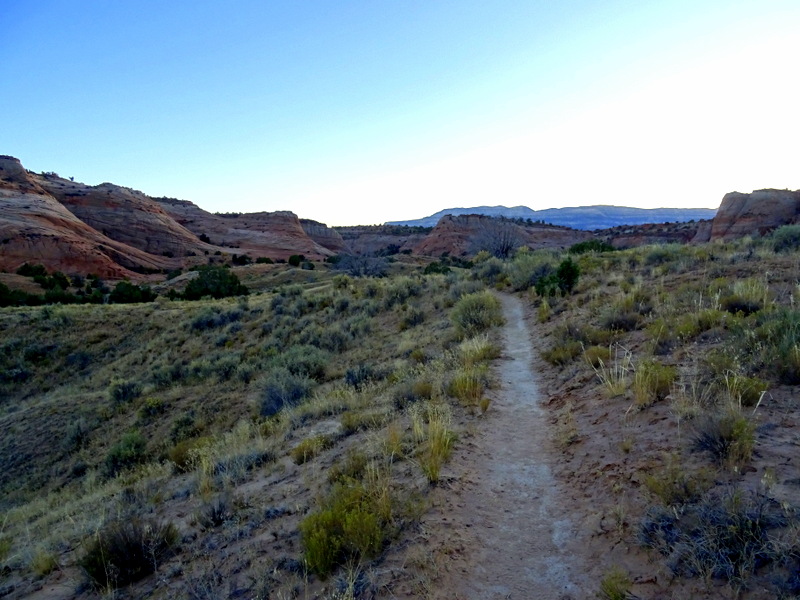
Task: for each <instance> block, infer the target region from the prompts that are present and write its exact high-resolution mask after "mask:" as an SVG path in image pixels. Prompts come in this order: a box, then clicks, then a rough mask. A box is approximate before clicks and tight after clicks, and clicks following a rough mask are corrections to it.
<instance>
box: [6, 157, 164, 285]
mask: <svg viewBox="0 0 800 600" xmlns="http://www.w3.org/2000/svg"><path fill="white" fill-rule="evenodd" d="M0 209H1V210H0V269H3V270H8V271H14V270H16V269H17V268H18V267H19V266H21V265H22V264H23V263H25V262H34V263H41V264H44V265H45V266H46V267H47V268H48V269H51V270H60V271H64V272H66V273H83V274H86V273H95V274H97V275H99V276H101V277H106V278H123V277H132V276H135V275H136V273H135V271H140V272H141V271H148V270H161V269H171V268H175V267H177V266H178V263H177V262H176V261H174V260H170V259H168V258H166V257H163V256H154V255H151V254H148V253H146V252H143V251H141V250H139V249H137V248H133V247H131V246H128V245H127V244H124V243H121V242H118V241H116V240H113V239H111V238H109V237H107V236H105V235H103V234H102V233H100V232H98V231H96V230H95V229H93V228H92V227H89V226H88V225H87V224H86V223H84V222H82V221H81V220H80V219H78V218H77V217H76V216H75V215H74V214H72V213H71V212H70V211H68V210H67V209H66V208H65V207H64V205H62V204H61V203H60V202H58V201H57V200H56V199H55V198H53V197H52V196H51V195H50V194H48V193H47V192H46V191H45V190H44V188H42V186H41V185H39V183H38V181H37V179H36V178H34V177H31V175H30V174H29V173H28V172H27V171H26V170H25V169H24V168H23V167H22V165H21V164H20V162H19V160H17V159H16V158H13V157H9V156H2V157H0Z"/></svg>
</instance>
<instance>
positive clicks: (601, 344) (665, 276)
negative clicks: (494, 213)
mask: <svg viewBox="0 0 800 600" xmlns="http://www.w3.org/2000/svg"><path fill="white" fill-rule="evenodd" d="M795 229H796V227H794V226H789V227H785V228H781V229H779V230H777V231H775V232H774V233H773V234H771V235H770V236H767V237H765V238H758V239H750V238H745V239H741V240H738V241H736V242H729V243H725V244H723V243H714V244H709V245H702V246H683V245H663V246H645V247H640V248H636V249H630V250H622V251H612V250H611V249H608V248H604V247H601V246H597V247H590V246H589V245H588V244H582V245H581V246H580V248H578V249H577V250H578V251H577V252H576V251H574V249H573V251H571V252H570V253H571V254H572V256H573V260H575V263H576V265H577V267H578V268H579V270H580V280H579V282H578V283H577V284H576V285H575V286H574V289H573V293H572V294H566V293H562V294H559V293H556V294H552V295H551V294H548V293H541V292H542V291H543V290H542V289H541V286H539V287H537V286H536V283H537V282H538V281H541V279H542V278H544V277H547V276H548V275H546V274H545V273H546V272H547V271H548V268H547V267H542V266H541V265H549V270H550V271H551V272H553V271H552V269H553V266H554V265H555V264H556V263H557V262H558V261H559V260H560V257H555V256H548V255H545V254H541V253H532V254H530V255H524V258H522V259H518V258H516V259H514V261H513V262H506V263H505V264H503V265H502V267H503V269H502V270H501V271H499V272H498V273H495V274H493V275H492V276H491V278H490V279H488V281H490V282H492V283H494V284H495V285H508V286H512V287H514V288H517V289H525V288H526V285H528V284H529V283H530V282H531V281H533V285H532V287H533V289H534V292H533V293H531V294H530V296H529V298H530V310H531V312H532V313H533V314H534V315H535V318H536V319H537V320H538V321H539V322H540V323H542V325H541V330H542V331H543V332H546V341H545V342H544V343H543V344H542V347H541V352H542V356H543V358H544V359H545V360H546V361H548V362H549V363H550V364H552V365H553V369H554V371H553V373H554V374H553V375H552V384H551V386H552V392H551V394H552V395H551V406H552V407H553V411H554V413H555V414H554V418H555V420H556V428H555V430H554V441H555V442H556V444H557V445H558V446H559V447H560V448H561V449H562V452H563V461H562V472H563V473H564V475H565V476H566V474H567V473H570V474H572V475H571V476H570V477H571V482H572V485H574V486H576V487H579V488H580V487H582V486H586V489H587V490H591V489H593V490H594V491H591V492H589V493H590V495H591V496H592V498H593V500H592V502H597V503H600V504H602V503H605V507H604V508H603V512H604V513H605V515H607V519H608V522H609V523H614V525H613V526H609V527H608V528H607V529H604V530H605V532H606V533H604V534H603V536H602V537H605V538H607V542H606V543H607V544H608V547H609V548H611V547H614V546H615V545H616V544H617V543H618V542H619V541H622V542H623V543H626V544H630V545H631V546H633V547H636V548H639V549H643V550H644V551H645V552H646V553H649V556H650V558H651V559H652V560H653V561H655V562H654V563H653V564H652V565H647V564H646V563H643V562H638V563H637V562H636V560H634V559H632V558H631V557H630V555H628V556H625V555H624V554H623V553H618V554H615V553H614V552H612V553H611V554H610V555H609V557H608V560H609V563H608V564H607V565H606V575H605V576H603V577H602V578H601V581H600V584H599V593H600V595H601V596H602V597H605V598H617V597H619V598H622V597H631V596H630V594H633V595H635V596H640V597H648V593H653V590H654V589H663V590H667V589H670V588H671V589H672V590H673V592H672V593H673V594H678V595H679V596H683V597H689V596H692V597H694V596H700V595H701V594H704V595H703V596H702V597H706V595H707V596H708V597H752V598H768V597H769V598H774V597H780V598H790V597H796V595H797V594H798V592H800V587H798V585H797V572H798V571H797V569H798V568H799V567H800V565H799V564H798V556H800V554H799V552H800V540H798V538H797V535H796V532H797V531H798V526H799V525H800V521H798V517H797V507H798V505H799V503H800V490H799V489H798V487H797V479H796V474H794V473H793V470H792V468H791V467H790V466H789V464H790V463H791V459H790V458H789V457H790V456H791V455H792V454H793V450H792V444H793V442H792V441H791V439H792V433H791V431H792V428H794V427H796V421H795V418H794V416H789V415H792V414H793V406H794V399H795V397H796V393H797V392H796V389H797V388H796V385H797V384H798V382H800V378H798V376H797V373H798V364H799V363H798V360H797V356H798V349H799V348H800V328H798V322H800V313H798V310H797V305H796V302H797V299H798V295H800V287H798V281H797V271H796V264H797V262H796V261H797V254H796V252H797V250H798V244H797V243H796V236H795V232H794V230H795ZM537 254H538V256H537ZM534 257H537V258H536V259H534ZM520 260H521V261H522V264H525V265H528V266H527V268H525V269H522V268H521V265H520V264H515V262H519V261H520ZM521 271H522V272H524V273H533V275H532V276H531V279H529V278H528V277H527V276H525V277H523V276H521V275H520V272H521ZM537 278H538V279H537ZM520 281H521V282H522V284H520V283H519V282H520ZM528 287H531V286H528ZM564 291H565V290H564ZM528 293H530V292H528ZM603 438H607V439H608V440H610V442H608V443H607V444H606V443H603V442H601V441H600V440H601V439H603ZM578 465H581V466H580V467H578ZM575 469H578V471H577V472H576V471H575ZM589 473H595V474H597V475H598V477H590V476H589ZM601 474H602V475H601ZM621 565H626V566H627V568H623V567H621ZM649 577H651V578H655V579H658V580H659V581H664V582H665V583H664V584H663V586H662V587H660V588H659V587H658V586H654V585H651V586H648V585H645V584H640V585H637V584H636V582H637V581H643V580H647V579H648V578H649ZM681 590H683V591H681Z"/></svg>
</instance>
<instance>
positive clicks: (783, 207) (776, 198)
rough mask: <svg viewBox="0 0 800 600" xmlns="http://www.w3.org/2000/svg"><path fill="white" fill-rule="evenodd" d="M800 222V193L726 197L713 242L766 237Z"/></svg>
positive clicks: (768, 192)
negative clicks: (776, 230)
mask: <svg viewBox="0 0 800 600" xmlns="http://www.w3.org/2000/svg"><path fill="white" fill-rule="evenodd" d="M798 221H800V190H797V191H794V192H792V191H789V190H756V191H754V192H753V193H751V194H741V193H739V192H731V193H729V194H725V197H724V198H723V199H722V203H721V204H720V206H719V210H718V211H717V215H716V216H715V217H714V221H713V224H712V226H711V235H710V239H711V240H712V241H713V240H727V239H734V238H738V237H743V236H746V235H764V234H765V233H768V232H770V231H772V230H773V229H775V228H777V227H780V226H781V225H789V224H792V223H797V222H798Z"/></svg>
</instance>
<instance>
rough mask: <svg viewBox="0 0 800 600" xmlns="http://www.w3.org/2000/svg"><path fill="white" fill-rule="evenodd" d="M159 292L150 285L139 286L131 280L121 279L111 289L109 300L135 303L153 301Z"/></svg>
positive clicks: (113, 302)
mask: <svg viewBox="0 0 800 600" xmlns="http://www.w3.org/2000/svg"><path fill="white" fill-rule="evenodd" d="M157 296H158V294H156V293H155V292H153V291H152V290H151V289H150V288H149V287H147V286H143V287H139V286H138V285H136V284H133V283H131V282H130V281H120V282H119V283H118V284H117V285H115V286H114V289H113V290H111V294H109V296H108V301H109V302H111V303H112V304H133V303H135V302H152V301H153V300H155V299H156V297H157Z"/></svg>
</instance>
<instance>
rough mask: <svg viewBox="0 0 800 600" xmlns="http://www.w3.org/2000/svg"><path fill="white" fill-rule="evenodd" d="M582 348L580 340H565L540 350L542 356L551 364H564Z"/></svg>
mask: <svg viewBox="0 0 800 600" xmlns="http://www.w3.org/2000/svg"><path fill="white" fill-rule="evenodd" d="M582 350H583V346H582V345H581V343H580V342H566V343H564V344H559V345H558V346H554V347H552V348H550V349H549V350H545V351H544V352H542V358H544V359H545V360H546V361H547V362H549V363H550V364H551V365H559V366H562V365H565V364H567V363H568V362H570V361H571V360H572V359H573V358H575V357H576V356H578V355H579V354H580V353H581V351H582Z"/></svg>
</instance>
